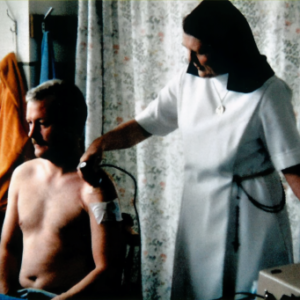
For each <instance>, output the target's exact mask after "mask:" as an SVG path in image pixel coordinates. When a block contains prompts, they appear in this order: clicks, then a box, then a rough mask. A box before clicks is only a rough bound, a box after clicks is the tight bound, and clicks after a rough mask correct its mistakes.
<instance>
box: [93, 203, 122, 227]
mask: <svg viewBox="0 0 300 300" xmlns="http://www.w3.org/2000/svg"><path fill="white" fill-rule="evenodd" d="M89 206H90V208H91V210H92V212H93V214H94V216H95V218H96V221H97V223H98V224H100V223H101V222H106V221H122V220H123V218H122V214H121V210H120V205H119V201H118V199H115V200H113V201H109V202H100V203H91V204H90V205H89Z"/></svg>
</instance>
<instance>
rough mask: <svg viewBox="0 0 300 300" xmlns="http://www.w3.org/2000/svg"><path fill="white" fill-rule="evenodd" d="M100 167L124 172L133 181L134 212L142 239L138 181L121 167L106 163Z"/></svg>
mask: <svg viewBox="0 0 300 300" xmlns="http://www.w3.org/2000/svg"><path fill="white" fill-rule="evenodd" d="M99 167H100V168H105V167H110V168H115V169H117V170H120V171H122V172H124V173H125V174H127V175H128V176H129V177H130V178H131V179H132V180H133V183H134V195H133V208H134V211H135V214H136V220H137V225H138V234H139V235H140V237H141V225H140V218H139V214H138V210H137V207H136V195H137V183H136V179H135V178H134V176H133V175H132V174H131V173H129V172H128V171H126V170H125V169H123V168H121V167H118V166H115V165H112V164H106V163H105V164H100V165H99Z"/></svg>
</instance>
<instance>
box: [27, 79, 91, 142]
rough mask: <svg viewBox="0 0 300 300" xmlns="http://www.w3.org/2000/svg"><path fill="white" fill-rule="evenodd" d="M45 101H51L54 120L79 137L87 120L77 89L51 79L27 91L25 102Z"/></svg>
mask: <svg viewBox="0 0 300 300" xmlns="http://www.w3.org/2000/svg"><path fill="white" fill-rule="evenodd" d="M46 99H51V100H52V102H51V107H52V108H53V112H54V114H55V118H56V119H57V120H59V122H60V123H61V124H63V126H64V128H65V130H66V131H68V132H69V133H75V134H76V135H77V136H78V137H81V136H82V134H83V130H84V126H85V122H86V118H87V105H86V103H85V99H84V96H83V94H82V92H81V91H80V90H79V88H78V87H77V86H76V85H75V84H72V83H69V82H66V81H63V80H58V79H53V80H49V81H46V82H44V83H42V84H40V85H39V86H37V87H35V88H33V89H31V90H29V91H28V92H27V95H26V102H29V101H43V100H46Z"/></svg>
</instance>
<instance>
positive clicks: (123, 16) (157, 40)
mask: <svg viewBox="0 0 300 300" xmlns="http://www.w3.org/2000/svg"><path fill="white" fill-rule="evenodd" d="M198 3H199V2H198V1H184V0H182V1H179V0H178V1H175V0H174V1H134V0H132V1H130V0H127V1H108V0H106V1H95V0H93V1H92V0H89V1H79V13H78V15H79V27H78V43H77V65H76V83H77V84H78V85H79V87H80V88H81V89H82V91H83V92H84V94H85V96H86V99H87V103H88V106H89V117H88V122H87V126H86V146H88V145H89V144H90V143H91V142H92V140H93V139H94V138H96V137H98V136H100V135H101V134H102V133H105V132H107V131H109V130H110V129H112V128H114V127H115V126H117V125H118V124H120V123H122V122H124V121H127V120H129V119H131V118H133V117H134V116H135V115H136V114H137V113H138V112H140V111H141V110H142V109H144V108H145V107H146V105H147V104H148V103H149V102H150V101H151V100H153V99H154V98H155V96H156V94H157V92H158V91H159V90H160V89H161V88H162V87H163V86H164V85H165V84H166V83H167V81H168V80H169V79H170V78H172V76H174V75H175V74H176V73H177V72H178V71H179V70H181V69H182V68H184V67H186V60H185V56H186V55H185V50H184V48H183V47H182V45H181V37H182V30H181V23H182V18H183V16H185V15H186V14H187V13H188V12H189V11H191V10H192V9H193V8H194V7H195V6H196V5H197V4H198ZM233 3H234V4H235V5H236V6H237V7H238V8H239V9H240V10H241V11H242V13H244V15H245V16H246V18H247V19H248V21H249V23H250V25H251V27H252V29H253V33H254V36H255V39H256V41H257V43H258V46H259V49H260V51H261V53H263V54H265V55H267V57H268V61H269V62H270V64H271V66H272V68H273V69H274V70H275V72H276V74H277V76H279V77H281V78H282V79H284V80H285V81H286V82H287V83H288V84H289V85H290V87H291V88H292V89H293V92H294V98H293V103H294V106H295V113H296V114H297V115H298V114H299V112H300V99H299V96H300V85H299V76H300V75H299V74H300V72H299V71H300V70H299V67H300V60H299V59H300V56H299V50H300V46H299V42H298V40H299V35H300V23H299V17H300V2H299V1H241V0H239V1H233ZM299 126H300V124H299ZM299 128H300V127H299ZM182 151H183V149H182V145H181V140H180V133H179V132H178V131H177V132H174V133H172V134H170V135H169V136H167V137H165V138H160V137H152V138H151V139H149V140H147V141H145V142H143V143H142V144H140V145H138V146H137V147H134V148H132V149H129V150H121V151H112V152H108V153H106V155H105V161H106V162H109V163H113V164H116V165H118V166H120V167H124V168H125V169H126V170H127V171H129V172H131V173H132V174H133V175H134V176H135V177H136V178H137V181H138V211H139V217H140V221H141V230H142V234H141V236H142V282H143V295H144V298H145V299H169V297H170V289H171V277H172V262H173V255H174V241H175V234H176V229H177V220H178V215H179V208H180V195H181V189H182V181H183V173H182V168H183V161H182ZM107 171H108V172H110V173H111V174H112V175H113V176H114V179H115V182H116V184H117V187H118V191H119V195H120V199H121V205H122V209H123V210H124V211H125V212H129V213H131V214H133V215H134V211H133V208H132V203H133V199H132V195H133V184H132V181H131V179H130V178H128V176H126V175H124V174H123V173H120V172H117V171H115V170H107ZM286 191H287V195H288V209H289V213H290V218H291V224H292V229H293V230H292V232H293V238H294V250H295V251H294V252H295V253H294V254H295V259H296V261H298V260H299V235H300V233H299V223H300V222H299V219H300V203H299V201H298V200H297V199H296V198H295V197H294V196H293V195H292V192H291V191H290V190H289V189H288V188H287V189H286Z"/></svg>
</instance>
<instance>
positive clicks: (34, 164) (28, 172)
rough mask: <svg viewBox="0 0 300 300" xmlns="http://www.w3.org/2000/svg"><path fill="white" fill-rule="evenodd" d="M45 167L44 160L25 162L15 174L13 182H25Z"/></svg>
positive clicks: (37, 159) (36, 159)
mask: <svg viewBox="0 0 300 300" xmlns="http://www.w3.org/2000/svg"><path fill="white" fill-rule="evenodd" d="M42 167H43V162H42V159H40V158H35V159H32V160H29V161H27V162H24V163H23V164H21V165H20V166H18V167H17V168H16V169H15V170H14V172H13V180H14V181H17V180H24V179H29V178H31V177H32V176H34V175H35V174H36V173H37V172H38V170H40V169H41V168H42Z"/></svg>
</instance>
